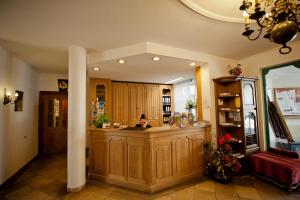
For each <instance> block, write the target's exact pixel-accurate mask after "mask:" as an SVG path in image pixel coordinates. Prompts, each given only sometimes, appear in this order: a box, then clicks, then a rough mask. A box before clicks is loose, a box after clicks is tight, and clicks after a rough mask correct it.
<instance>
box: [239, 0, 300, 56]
mask: <svg viewBox="0 0 300 200" xmlns="http://www.w3.org/2000/svg"><path fill="white" fill-rule="evenodd" d="M240 10H242V11H244V13H243V15H244V19H245V31H244V32H243V33H242V35H243V36H246V37H247V38H248V39H249V40H256V39H258V38H259V37H260V35H261V34H262V32H263V29H264V28H266V31H265V32H266V34H265V35H264V36H263V37H264V38H266V39H269V40H270V41H272V42H275V43H277V44H281V45H282V47H281V48H280V49H279V52H280V53H281V54H288V53H290V52H291V51H292V48H291V47H289V46H287V43H288V42H290V41H292V40H293V39H295V38H296V36H297V33H298V32H300V3H299V0H255V1H254V2H253V1H250V0H243V4H242V5H241V6H240ZM250 19H252V20H255V21H256V24H257V25H258V30H257V31H254V30H253V29H252V28H251V27H250ZM254 32H255V33H256V35H255V34H254Z"/></svg>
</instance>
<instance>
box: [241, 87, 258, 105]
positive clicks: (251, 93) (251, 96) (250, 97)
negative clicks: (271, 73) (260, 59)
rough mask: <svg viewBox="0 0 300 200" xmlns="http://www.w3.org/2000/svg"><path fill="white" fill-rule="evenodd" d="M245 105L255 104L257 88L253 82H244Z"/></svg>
mask: <svg viewBox="0 0 300 200" xmlns="http://www.w3.org/2000/svg"><path fill="white" fill-rule="evenodd" d="M243 92H244V105H245V106H254V105H255V90H254V84H253V82H245V83H244V89H243Z"/></svg>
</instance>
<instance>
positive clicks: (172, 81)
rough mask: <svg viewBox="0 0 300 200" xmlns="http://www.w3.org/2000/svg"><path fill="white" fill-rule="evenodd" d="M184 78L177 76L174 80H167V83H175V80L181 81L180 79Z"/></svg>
mask: <svg viewBox="0 0 300 200" xmlns="http://www.w3.org/2000/svg"><path fill="white" fill-rule="evenodd" d="M181 79H182V77H179V78H176V79H173V80H170V81H168V82H165V83H166V84H170V83H174V82H176V81H179V80H181Z"/></svg>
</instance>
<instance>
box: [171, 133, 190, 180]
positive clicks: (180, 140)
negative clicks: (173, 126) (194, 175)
mask: <svg viewBox="0 0 300 200" xmlns="http://www.w3.org/2000/svg"><path fill="white" fill-rule="evenodd" d="M172 147H173V152H174V155H173V163H174V164H173V170H174V173H175V174H184V173H186V172H187V171H188V170H189V169H190V158H189V141H188V139H187V137H186V136H176V138H175V140H174V141H173V145H172Z"/></svg>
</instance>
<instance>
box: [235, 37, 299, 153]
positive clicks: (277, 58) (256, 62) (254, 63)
mask: <svg viewBox="0 0 300 200" xmlns="http://www.w3.org/2000/svg"><path fill="white" fill-rule="evenodd" d="M291 47H292V49H293V50H292V52H291V53H289V54H287V55H281V54H280V53H279V52H278V48H276V49H273V50H271V51H267V52H264V53H260V54H257V55H254V56H251V57H247V58H244V59H241V60H239V63H241V64H242V65H243V66H244V68H243V71H244V74H245V75H247V76H254V77H259V78H260V80H259V81H257V100H258V116H259V131H260V145H261V148H262V149H266V138H265V135H266V133H265V118H264V108H263V93H262V92H263V90H262V80H261V70H262V68H266V67H271V66H274V65H278V64H283V63H288V62H292V61H295V60H299V59H300V53H299V52H300V42H295V43H294V44H292V45H291Z"/></svg>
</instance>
